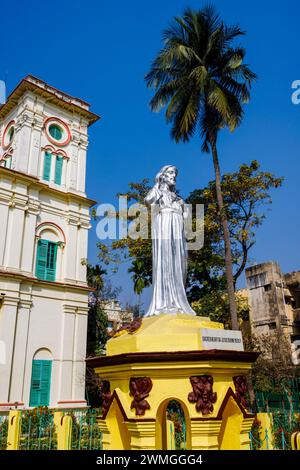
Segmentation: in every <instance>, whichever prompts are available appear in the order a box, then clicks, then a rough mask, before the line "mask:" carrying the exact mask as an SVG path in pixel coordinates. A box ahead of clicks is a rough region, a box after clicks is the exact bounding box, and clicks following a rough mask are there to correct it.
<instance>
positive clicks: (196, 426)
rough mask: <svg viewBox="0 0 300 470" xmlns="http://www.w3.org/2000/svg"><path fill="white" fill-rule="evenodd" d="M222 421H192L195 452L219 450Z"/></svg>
mask: <svg viewBox="0 0 300 470" xmlns="http://www.w3.org/2000/svg"><path fill="white" fill-rule="evenodd" d="M221 424H222V420H214V419H211V420H209V419H207V420H206V419H204V420H195V419H192V420H191V439H192V449H193V450H218V448H219V443H218V436H219V433H220V428H221Z"/></svg>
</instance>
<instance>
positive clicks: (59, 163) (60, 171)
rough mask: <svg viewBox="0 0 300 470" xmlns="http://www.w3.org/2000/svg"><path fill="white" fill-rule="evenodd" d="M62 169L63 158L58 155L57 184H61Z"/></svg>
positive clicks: (56, 166)
mask: <svg viewBox="0 0 300 470" xmlns="http://www.w3.org/2000/svg"><path fill="white" fill-rule="evenodd" d="M62 167H63V157H61V156H60V155H58V156H57V157H56V165H55V180H54V181H55V184H61V176H62Z"/></svg>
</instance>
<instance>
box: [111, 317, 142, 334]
mask: <svg viewBox="0 0 300 470" xmlns="http://www.w3.org/2000/svg"><path fill="white" fill-rule="evenodd" d="M142 321H143V319H142V317H138V318H135V319H134V320H132V322H130V323H125V324H124V325H123V326H121V328H119V329H118V330H116V331H114V332H113V334H112V336H115V335H117V333H120V331H127V332H128V333H129V334H133V333H135V332H136V331H137V330H138V329H139V328H140V327H141V326H142Z"/></svg>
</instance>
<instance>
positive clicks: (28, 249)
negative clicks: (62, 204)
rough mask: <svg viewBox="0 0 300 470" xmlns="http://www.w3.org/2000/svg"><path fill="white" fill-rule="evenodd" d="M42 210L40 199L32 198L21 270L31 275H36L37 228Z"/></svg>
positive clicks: (26, 221) (26, 220) (27, 214)
mask: <svg viewBox="0 0 300 470" xmlns="http://www.w3.org/2000/svg"><path fill="white" fill-rule="evenodd" d="M39 212H40V203H39V201H38V199H31V200H30V201H29V203H28V209H27V211H26V212H25V225H24V235H23V246H22V258H21V265H20V268H21V271H22V272H25V273H26V274H29V275H31V276H32V275H34V274H35V273H33V266H34V253H35V229H36V221H37V216H38V214H39Z"/></svg>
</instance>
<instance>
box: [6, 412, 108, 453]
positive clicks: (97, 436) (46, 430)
mask: <svg viewBox="0 0 300 470" xmlns="http://www.w3.org/2000/svg"><path fill="white" fill-rule="evenodd" d="M56 411H59V412H60V413H59V414H58V418H57V417H56V418H55V412H56ZM20 413H21V424H20V428H19V440H18V442H19V443H18V446H17V448H18V449H19V450H56V449H57V448H58V440H57V428H56V425H57V424H58V422H60V419H61V413H62V415H63V416H70V417H71V418H72V426H71V427H70V432H68V436H69V437H68V440H67V441H68V442H69V447H68V448H71V449H72V450H83V449H86V450H101V449H102V435H101V432H100V430H99V427H98V425H97V421H96V419H97V416H98V415H99V414H100V410H98V409H89V408H88V409H82V410H78V409H76V410H74V409H68V410H67V409H66V410H54V409H48V408H46V407H45V408H34V409H30V410H22V411H20ZM55 419H56V422H55ZM57 419H58V422H57ZM8 424H9V419H8V414H3V415H0V450H5V449H6V448H7V438H8Z"/></svg>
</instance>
